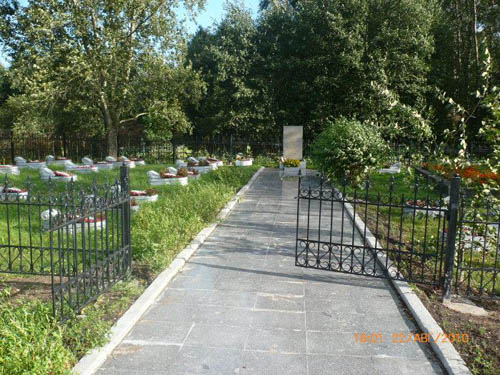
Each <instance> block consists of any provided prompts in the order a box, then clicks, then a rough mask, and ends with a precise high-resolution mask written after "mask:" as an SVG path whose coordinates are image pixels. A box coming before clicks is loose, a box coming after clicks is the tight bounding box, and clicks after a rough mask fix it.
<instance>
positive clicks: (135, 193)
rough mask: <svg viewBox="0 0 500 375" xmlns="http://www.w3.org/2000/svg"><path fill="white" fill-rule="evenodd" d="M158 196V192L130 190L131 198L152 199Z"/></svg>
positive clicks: (153, 190) (152, 190)
mask: <svg viewBox="0 0 500 375" xmlns="http://www.w3.org/2000/svg"><path fill="white" fill-rule="evenodd" d="M154 195H158V190H155V189H146V190H130V196H131V197H152V196H154Z"/></svg>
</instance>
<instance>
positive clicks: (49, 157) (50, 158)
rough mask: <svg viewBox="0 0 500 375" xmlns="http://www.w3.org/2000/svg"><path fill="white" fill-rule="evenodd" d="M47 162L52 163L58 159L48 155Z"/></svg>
mask: <svg viewBox="0 0 500 375" xmlns="http://www.w3.org/2000/svg"><path fill="white" fill-rule="evenodd" d="M45 160H46V161H47V163H48V162H52V161H54V160H56V158H55V157H54V155H47V157H46V158H45Z"/></svg>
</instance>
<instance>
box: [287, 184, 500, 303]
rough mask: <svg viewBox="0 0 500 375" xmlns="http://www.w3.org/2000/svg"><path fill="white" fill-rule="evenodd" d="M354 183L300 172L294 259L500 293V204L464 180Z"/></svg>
mask: <svg viewBox="0 0 500 375" xmlns="http://www.w3.org/2000/svg"><path fill="white" fill-rule="evenodd" d="M377 178H378V180H371V181H370V180H367V181H364V182H363V183H362V184H359V185H356V186H353V185H351V184H348V183H347V182H346V181H342V182H333V183H332V182H330V181H327V180H325V179H324V178H322V177H321V176H319V175H318V176H316V175H310V176H305V177H300V178H299V188H298V200H297V233H296V265H297V266H301V267H308V268H316V269H322V270H328V271H336V272H344V273H352V274H359V275H365V276H371V277H380V278H391V279H396V280H406V281H410V282H415V283H422V284H427V285H431V286H434V287H441V288H443V291H444V295H445V298H449V297H450V294H451V293H452V292H453V293H456V294H460V295H467V296H479V297H486V298H500V243H499V238H500V229H499V225H500V207H499V206H498V204H497V205H495V204H494V200H493V199H491V200H485V201H481V202H478V201H475V200H472V199H470V197H468V196H467V190H466V189H463V188H462V187H461V186H460V178H459V177H455V178H453V179H451V181H450V182H449V191H448V192H447V193H443V190H441V189H438V188H436V186H435V182H434V181H433V180H432V179H430V178H428V177H421V176H419V175H418V174H417V175H415V179H414V181H411V182H410V181H407V180H405V179H401V178H395V177H394V176H391V177H382V178H385V180H383V179H381V178H380V177H377Z"/></svg>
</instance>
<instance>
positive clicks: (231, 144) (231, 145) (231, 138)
mask: <svg viewBox="0 0 500 375" xmlns="http://www.w3.org/2000/svg"><path fill="white" fill-rule="evenodd" d="M229 155H231V159H232V158H233V135H232V134H230V135H229Z"/></svg>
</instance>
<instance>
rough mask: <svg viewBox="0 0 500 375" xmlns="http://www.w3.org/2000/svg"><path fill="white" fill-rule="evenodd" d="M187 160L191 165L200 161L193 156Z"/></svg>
mask: <svg viewBox="0 0 500 375" xmlns="http://www.w3.org/2000/svg"><path fill="white" fill-rule="evenodd" d="M187 160H188V161H190V162H191V163H195V164H196V163H198V159H195V158H193V157H192V156H190V157H189V158H188V159H187Z"/></svg>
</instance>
